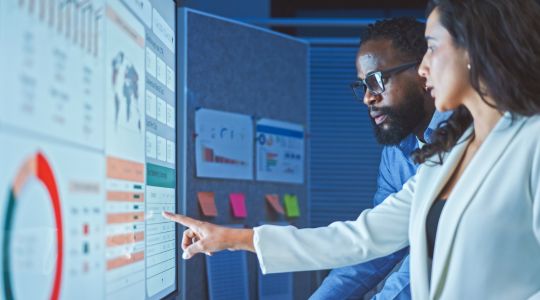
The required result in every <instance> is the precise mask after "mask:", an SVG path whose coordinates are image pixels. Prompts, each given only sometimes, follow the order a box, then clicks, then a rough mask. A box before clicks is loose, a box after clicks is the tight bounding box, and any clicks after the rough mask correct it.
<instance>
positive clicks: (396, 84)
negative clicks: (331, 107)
mask: <svg viewBox="0 0 540 300" xmlns="http://www.w3.org/2000/svg"><path fill="white" fill-rule="evenodd" d="M424 29H425V26H424V24H422V23H419V22H417V21H415V20H413V19H409V18H396V19H390V20H385V21H379V22H376V23H375V24H372V25H370V26H369V27H368V29H367V31H366V32H365V33H364V34H363V35H362V37H361V44H360V49H359V51H358V54H357V57H356V69H357V75H358V78H359V79H360V80H359V81H357V82H355V83H353V85H352V87H353V90H354V92H355V95H356V96H357V98H358V99H359V100H360V101H363V102H364V104H365V105H367V106H368V109H369V117H370V119H371V121H372V123H373V128H374V131H375V137H376V139H377V141H378V142H379V143H380V144H382V145H385V147H384V148H383V151H382V156H381V162H380V166H379V177H378V180H377V185H378V188H377V192H376V193H375V196H374V199H373V204H374V205H378V204H380V203H381V202H382V201H383V200H384V199H385V198H386V197H387V196H388V195H390V194H392V193H395V192H398V191H399V190H401V187H402V185H403V184H404V183H405V182H406V181H407V180H408V179H409V178H410V177H411V176H413V175H414V174H415V173H416V169H417V167H418V166H417V165H416V164H415V163H414V162H413V161H412V159H411V157H410V155H411V153H412V152H413V151H414V150H415V149H417V148H418V147H419V146H421V145H423V144H424V143H426V142H429V141H430V140H429V138H430V135H431V133H432V132H433V130H434V129H435V128H436V127H437V125H438V124H439V123H440V122H441V121H443V120H444V119H446V118H447V117H448V116H449V115H448V114H441V113H438V112H435V104H434V101H433V99H432V98H431V97H430V96H429V94H428V91H427V90H426V88H425V81H424V80H423V79H422V78H421V77H420V76H419V75H418V72H417V67H418V65H419V64H420V61H421V60H422V57H423V56H424V53H425V52H426V42H425V40H424ZM402 261H403V262H402ZM400 262H402V264H401V266H398V265H399V263H400ZM397 268H399V270H398V271H396V272H394V273H392V274H391V275H389V274H390V273H391V271H392V270H393V269H397ZM385 278H387V279H386V281H385V282H384V286H383V287H382V289H381V290H380V292H379V293H378V294H376V295H375V296H374V297H373V298H374V299H385V300H386V299H410V298H411V296H410V290H409V262H408V248H405V249H402V250H400V251H398V252H396V253H394V254H392V255H389V256H386V257H382V258H379V259H375V260H373V261H370V262H367V263H363V264H359V265H356V266H351V267H344V268H340V269H335V270H332V271H331V272H330V274H329V275H328V277H327V278H326V279H325V280H324V281H323V283H322V285H321V286H320V287H319V289H317V291H315V293H314V294H313V295H312V296H311V298H310V299H312V300H318V299H359V298H362V297H367V296H366V294H367V293H368V292H369V291H370V290H373V289H374V288H375V287H376V286H377V284H379V283H380V282H381V281H382V280H384V279H385Z"/></svg>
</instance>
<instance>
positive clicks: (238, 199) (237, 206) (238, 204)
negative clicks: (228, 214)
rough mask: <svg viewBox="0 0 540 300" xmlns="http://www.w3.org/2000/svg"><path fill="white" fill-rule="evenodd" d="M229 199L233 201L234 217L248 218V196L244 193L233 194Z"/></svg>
mask: <svg viewBox="0 0 540 300" xmlns="http://www.w3.org/2000/svg"><path fill="white" fill-rule="evenodd" d="M229 199H230V200H231V207H232V213H233V216H235V217H236V218H245V217H247V210H246V196H245V195H244V194H242V193H231V194H230V195H229Z"/></svg>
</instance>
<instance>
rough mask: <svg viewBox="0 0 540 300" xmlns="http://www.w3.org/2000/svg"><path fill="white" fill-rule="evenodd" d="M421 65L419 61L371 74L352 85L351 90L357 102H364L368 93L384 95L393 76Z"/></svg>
mask: <svg viewBox="0 0 540 300" xmlns="http://www.w3.org/2000/svg"><path fill="white" fill-rule="evenodd" d="M419 63H420V62H419V61H414V62H409V63H406V64H403V65H399V66H397V67H394V68H390V69H388V70H383V71H372V72H369V73H368V74H367V75H366V78H365V79H364V80H357V81H355V82H353V83H351V88H352V90H353V92H354V96H355V97H356V99H357V100H359V101H363V100H364V94H365V93H366V91H369V92H370V93H371V94H372V95H374V96H375V95H380V94H382V93H383V92H384V91H385V89H384V83H385V82H386V81H387V80H388V79H389V78H390V77H391V76H392V75H394V74H397V73H399V72H403V71H405V70H407V69H410V68H412V67H414V66H416V65H418V64H419Z"/></svg>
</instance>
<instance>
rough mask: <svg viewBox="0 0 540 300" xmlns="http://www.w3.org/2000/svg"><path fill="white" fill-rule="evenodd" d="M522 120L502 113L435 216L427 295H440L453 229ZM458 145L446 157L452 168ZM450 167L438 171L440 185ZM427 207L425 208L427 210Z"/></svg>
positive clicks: (523, 119) (455, 163)
mask: <svg viewBox="0 0 540 300" xmlns="http://www.w3.org/2000/svg"><path fill="white" fill-rule="evenodd" d="M525 121H526V118H524V117H516V118H515V119H514V120H512V119H511V116H510V114H509V113H505V114H504V116H503V117H502V118H501V119H500V120H499V122H498V123H497V125H496V126H495V128H494V129H493V130H492V132H491V133H490V134H489V135H488V137H487V138H486V140H485V141H484V143H483V144H482V146H480V148H479V149H478V151H477V153H476V154H475V156H474V157H473V159H472V160H471V162H470V163H469V165H468V166H467V168H466V169H465V171H464V172H463V174H462V176H461V178H460V179H459V181H458V182H457V184H456V186H455V187H454V189H453V191H452V192H451V194H450V197H449V199H448V202H447V203H446V204H445V208H444V210H443V212H442V214H441V217H440V219H439V226H438V229H437V241H436V243H435V252H434V258H435V259H434V261H433V266H432V277H431V278H432V279H433V282H432V283H431V289H430V298H432V299H433V298H438V297H440V294H441V292H442V290H443V287H444V282H445V280H444V278H445V277H446V272H447V266H448V263H449V261H448V260H449V255H450V253H451V250H452V245H453V242H454V238H455V235H456V228H457V226H458V224H459V222H460V220H461V217H462V215H463V213H464V212H465V210H466V209H467V207H468V205H469V203H470V202H471V200H472V199H473V198H474V195H475V194H476V191H477V190H478V188H479V187H480V186H481V185H482V182H483V180H484V178H486V176H487V175H488V173H489V171H490V170H491V169H492V168H493V166H494V165H495V163H496V162H497V161H498V160H499V158H500V157H501V155H502V154H503V153H504V150H505V149H506V148H507V147H508V145H509V144H510V143H511V141H512V139H513V137H514V136H515V135H516V133H517V132H518V131H519V129H520V128H521V127H522V126H523V124H524V123H525ZM464 144H465V143H464ZM457 147H459V146H457ZM462 147H463V149H460V150H458V149H459V148H458V149H456V150H458V152H459V153H458V154H456V155H451V156H450V157H449V160H448V163H449V164H450V165H452V166H453V168H455V166H456V165H457V163H458V162H459V161H460V159H461V157H462V155H463V152H464V150H465V148H466V145H464V146H462ZM453 168H452V169H450V168H445V171H449V172H448V173H447V174H444V173H443V174H441V178H444V179H446V180H444V181H443V182H442V185H444V184H445V183H446V182H447V180H448V177H449V176H451V171H453V170H454V169H453ZM441 188H442V187H441ZM439 190H440V189H439ZM435 196H436V195H431V197H432V198H431V199H434V197H435ZM429 207H431V206H429ZM429 207H428V208H427V210H428V211H429ZM426 215H427V213H426ZM424 222H425V219H424Z"/></svg>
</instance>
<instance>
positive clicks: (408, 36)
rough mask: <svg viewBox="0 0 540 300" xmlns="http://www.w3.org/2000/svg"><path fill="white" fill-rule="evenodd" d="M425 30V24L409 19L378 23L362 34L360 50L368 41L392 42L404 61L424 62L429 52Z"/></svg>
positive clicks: (402, 18) (403, 18) (395, 19)
mask: <svg viewBox="0 0 540 300" xmlns="http://www.w3.org/2000/svg"><path fill="white" fill-rule="evenodd" d="M425 28H426V25H425V24H424V23H421V22H419V21H416V20H415V19H413V18H408V17H400V18H392V19H387V20H382V21H377V22H375V23H374V24H370V25H369V26H368V27H367V29H366V30H365V31H363V32H362V34H361V36H360V48H362V44H364V43H365V42H368V41H374V40H381V39H384V40H391V41H392V44H393V45H394V47H396V50H398V51H400V52H401V53H403V55H404V57H403V59H404V60H405V59H408V60H415V59H416V60H422V57H424V54H425V53H426V50H427V43H426V40H425V39H424V30H425Z"/></svg>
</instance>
